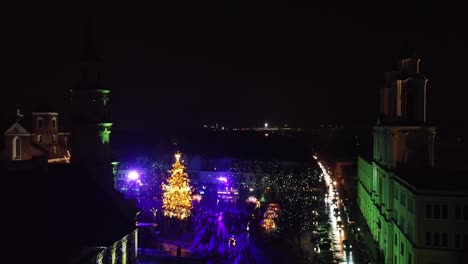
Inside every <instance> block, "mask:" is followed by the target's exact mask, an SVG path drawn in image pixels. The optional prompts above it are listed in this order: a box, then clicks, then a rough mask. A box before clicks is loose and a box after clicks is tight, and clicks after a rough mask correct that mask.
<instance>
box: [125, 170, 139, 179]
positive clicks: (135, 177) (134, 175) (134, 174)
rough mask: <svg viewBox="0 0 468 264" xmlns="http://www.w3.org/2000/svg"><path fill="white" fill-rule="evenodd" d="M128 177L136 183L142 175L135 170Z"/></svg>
mask: <svg viewBox="0 0 468 264" xmlns="http://www.w3.org/2000/svg"><path fill="white" fill-rule="evenodd" d="M127 177H128V179H129V180H132V181H135V180H138V178H140V174H139V173H138V172H137V171H134V170H133V171H131V172H130V173H129V174H128V176H127Z"/></svg>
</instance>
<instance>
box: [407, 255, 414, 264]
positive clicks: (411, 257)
mask: <svg viewBox="0 0 468 264" xmlns="http://www.w3.org/2000/svg"><path fill="white" fill-rule="evenodd" d="M411 263H413V256H411V253H408V264H411Z"/></svg>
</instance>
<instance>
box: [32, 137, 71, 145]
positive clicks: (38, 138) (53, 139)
mask: <svg viewBox="0 0 468 264" xmlns="http://www.w3.org/2000/svg"><path fill="white" fill-rule="evenodd" d="M66 141H67V138H65V142H66ZM37 142H42V135H37ZM52 142H57V136H56V135H52ZM65 145H66V144H65Z"/></svg>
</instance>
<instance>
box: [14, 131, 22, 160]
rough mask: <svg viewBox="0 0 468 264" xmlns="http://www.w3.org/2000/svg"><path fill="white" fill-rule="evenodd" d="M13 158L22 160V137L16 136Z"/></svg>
mask: <svg viewBox="0 0 468 264" xmlns="http://www.w3.org/2000/svg"><path fill="white" fill-rule="evenodd" d="M12 143H13V144H12V146H13V159H15V160H20V159H21V138H19V137H17V136H16V137H14V138H13V142H12Z"/></svg>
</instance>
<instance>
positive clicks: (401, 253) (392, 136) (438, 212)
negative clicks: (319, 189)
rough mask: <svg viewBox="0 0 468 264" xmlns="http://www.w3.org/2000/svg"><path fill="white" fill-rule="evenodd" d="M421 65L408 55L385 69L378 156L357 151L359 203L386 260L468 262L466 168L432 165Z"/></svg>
mask: <svg viewBox="0 0 468 264" xmlns="http://www.w3.org/2000/svg"><path fill="white" fill-rule="evenodd" d="M420 64H421V60H420V59H418V58H415V57H414V56H406V57H404V58H401V59H400V60H399V61H398V64H397V65H398V68H397V70H395V71H392V72H389V73H386V83H385V86H384V88H382V89H381V94H380V95H381V98H380V99H381V100H380V112H381V115H380V117H379V120H378V123H377V125H376V126H375V127H374V129H373V133H374V145H373V155H372V157H364V156H359V157H358V187H357V191H358V195H357V202H358V205H359V208H360V210H361V212H362V214H363V216H364V218H365V220H366V222H367V224H368V226H369V228H370V231H371V233H372V236H373V238H374V240H375V242H376V243H377V244H378V247H379V249H380V256H381V259H383V260H384V261H385V263H399V264H405V263H408V264H413V263H417V264H423V263H432V264H435V263H466V258H467V257H468V256H467V255H466V252H468V250H467V248H468V225H467V224H468V188H466V186H463V184H460V181H461V180H462V179H463V178H464V177H466V176H467V173H466V172H459V171H454V170H450V169H442V168H438V167H437V166H436V165H435V164H434V155H435V153H434V138H435V134H436V128H435V127H434V126H431V125H428V124H427V122H426V93H427V81H428V79H427V78H425V76H424V75H423V74H421V71H420V66H421V65H420Z"/></svg>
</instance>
